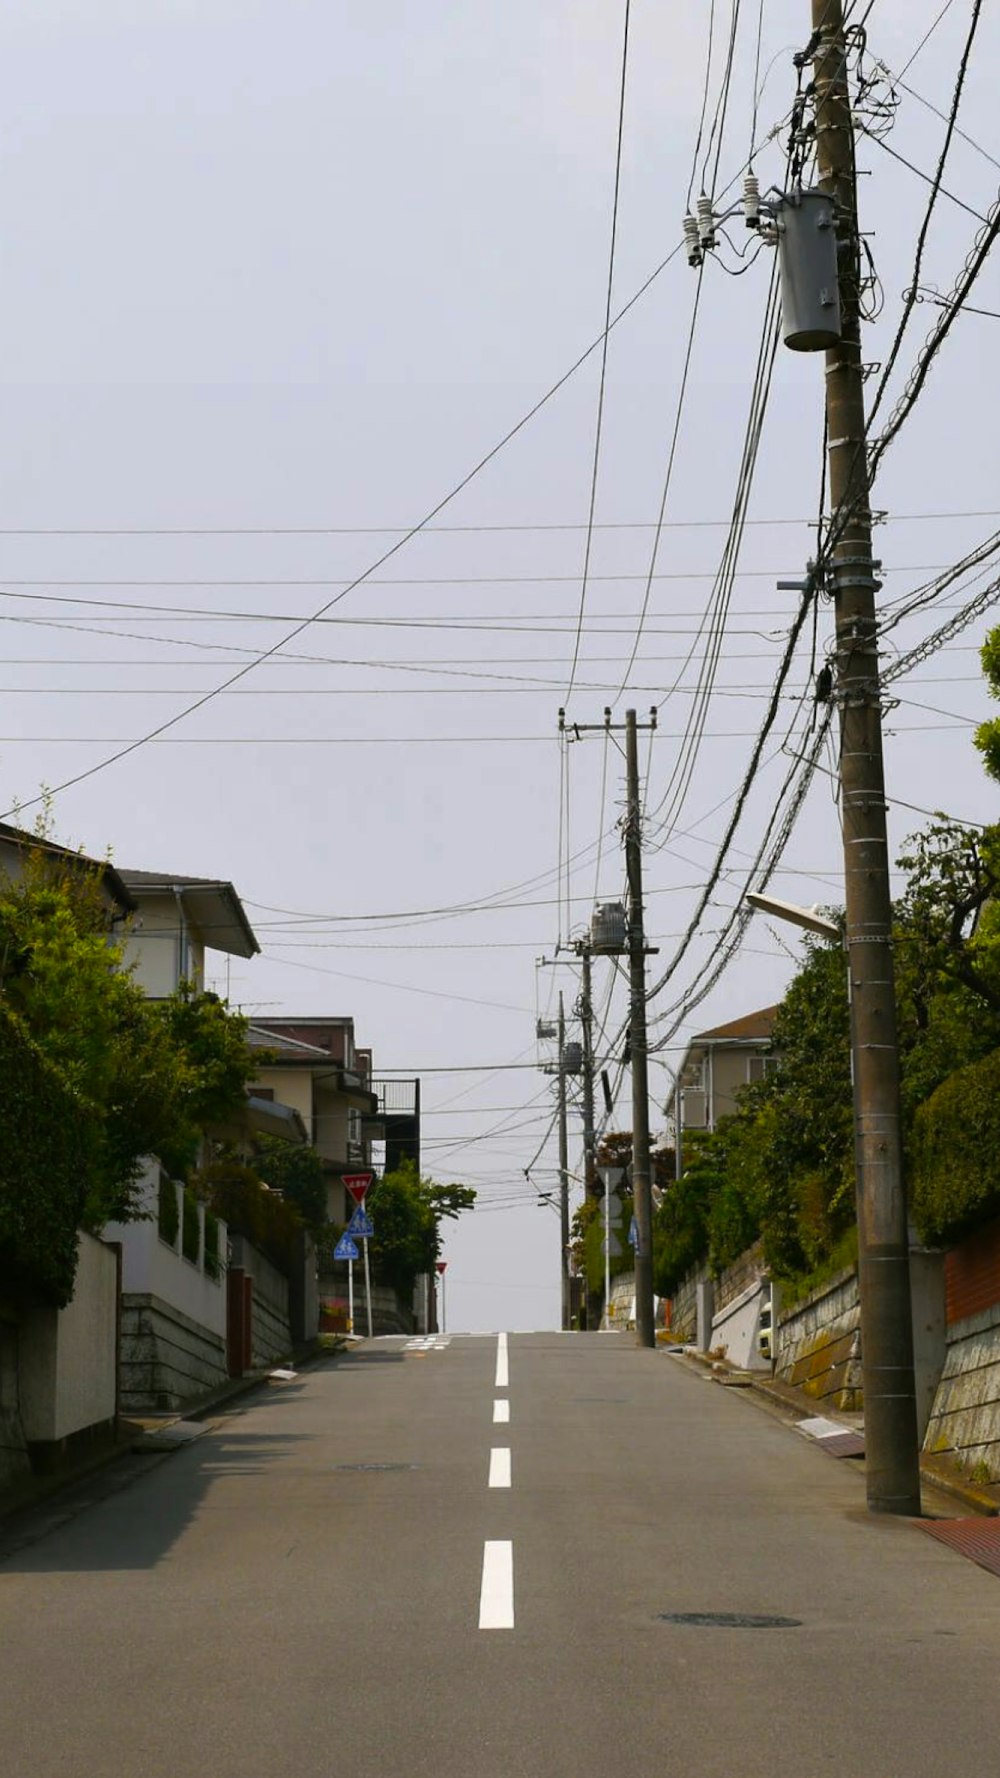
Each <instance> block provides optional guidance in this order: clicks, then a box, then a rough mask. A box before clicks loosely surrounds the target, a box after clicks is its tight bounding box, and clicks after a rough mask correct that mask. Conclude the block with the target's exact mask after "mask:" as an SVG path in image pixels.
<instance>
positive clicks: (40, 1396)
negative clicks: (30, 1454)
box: [18, 1232, 118, 1457]
mask: <svg viewBox="0 0 1000 1778" xmlns="http://www.w3.org/2000/svg"><path fill="white" fill-rule="evenodd" d="M18 1348H19V1352H18V1370H19V1390H20V1409H21V1424H22V1426H23V1428H24V1436H25V1439H26V1440H27V1443H28V1446H29V1448H30V1447H32V1446H38V1447H43V1448H46V1447H47V1448H48V1449H49V1454H50V1455H52V1456H53V1457H57V1456H58V1454H59V1453H58V1447H61V1446H63V1445H64V1444H65V1441H66V1440H68V1439H71V1438H79V1435H81V1434H83V1435H86V1436H93V1437H94V1438H98V1437H100V1436H101V1435H102V1433H104V1432H106V1431H108V1430H109V1429H111V1428H113V1424H114V1418H115V1402H116V1395H117V1363H118V1261H117V1255H116V1254H115V1253H114V1251H113V1249H112V1248H110V1247H106V1246H105V1245H104V1243H103V1242H101V1241H97V1240H95V1239H94V1237H93V1235H87V1234H83V1233H82V1232H81V1234H80V1247H79V1258H78V1261H77V1271H76V1285H75V1288H74V1291H73V1300H72V1302H70V1303H69V1304H68V1305H67V1307H66V1308H65V1309H51V1308H48V1307H41V1306H40V1307H38V1308H34V1309H31V1310H29V1311H28V1312H27V1313H26V1314H25V1315H24V1316H23V1318H22V1321H21V1325H20V1328H19V1331H18Z"/></svg>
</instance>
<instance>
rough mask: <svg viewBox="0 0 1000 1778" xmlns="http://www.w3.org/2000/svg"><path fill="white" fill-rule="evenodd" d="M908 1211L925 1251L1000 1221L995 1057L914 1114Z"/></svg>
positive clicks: (998, 1059)
mask: <svg viewBox="0 0 1000 1778" xmlns="http://www.w3.org/2000/svg"><path fill="white" fill-rule="evenodd" d="M910 1203H911V1208H912V1211H913V1216H914V1220H915V1221H916V1224H917V1229H918V1231H919V1233H920V1236H921V1238H922V1240H924V1241H928V1242H931V1243H944V1244H948V1243H951V1242H954V1241H958V1240H961V1239H962V1237H963V1236H964V1235H968V1234H971V1233H972V1231H973V1230H974V1229H976V1228H979V1227H980V1226H981V1225H982V1224H983V1223H986V1222H991V1221H992V1220H993V1219H994V1218H995V1217H996V1216H998V1215H1000V1050H994V1051H993V1052H992V1054H990V1055H988V1056H985V1057H984V1058H983V1060H982V1061H981V1062H972V1063H970V1064H969V1066H968V1067H966V1068H960V1069H959V1070H958V1072H957V1073H955V1074H951V1075H949V1077H948V1079H947V1080H946V1081H943V1082H942V1084H941V1085H940V1086H939V1087H938V1088H937V1090H936V1091H935V1092H933V1093H932V1094H931V1096H930V1098H929V1099H927V1100H925V1102H924V1104H923V1105H922V1106H921V1107H920V1109H919V1110H918V1112H917V1114H916V1119H915V1123H914V1131H913V1146H912V1165H911V1179H910Z"/></svg>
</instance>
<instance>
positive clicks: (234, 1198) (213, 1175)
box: [192, 1154, 303, 1276]
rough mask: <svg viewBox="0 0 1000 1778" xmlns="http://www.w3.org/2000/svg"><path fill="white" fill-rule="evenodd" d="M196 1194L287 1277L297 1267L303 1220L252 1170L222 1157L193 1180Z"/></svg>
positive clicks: (235, 1160)
mask: <svg viewBox="0 0 1000 1778" xmlns="http://www.w3.org/2000/svg"><path fill="white" fill-rule="evenodd" d="M192 1184H193V1187H194V1190H195V1192H196V1193H197V1195H198V1197H200V1198H201V1199H202V1200H203V1201H204V1202H205V1203H206V1204H207V1205H208V1207H209V1208H210V1210H211V1211H212V1212H213V1213H214V1215H215V1216H217V1217H221V1218H222V1219H223V1221H225V1222H227V1223H228V1224H229V1227H230V1229H231V1230H232V1231H233V1233H234V1234H238V1235H244V1236H245V1237H246V1239H247V1240H248V1241H249V1242H250V1243H251V1244H252V1245H253V1246H254V1247H256V1248H258V1249H259V1251H260V1252H261V1253H263V1254H264V1255H265V1256H266V1258H267V1259H269V1260H270V1261H271V1263H272V1265H275V1266H277V1268H278V1270H279V1272H284V1273H285V1275H286V1276H289V1275H290V1274H291V1271H292V1268H293V1266H294V1264H295V1255H296V1249H297V1246H298V1240H299V1235H300V1234H301V1231H302V1226H303V1224H302V1218H301V1216H300V1215H299V1213H298V1211H297V1210H296V1209H295V1208H294V1206H293V1205H291V1204H288V1203H286V1202H285V1200H284V1198H282V1197H280V1196H279V1195H278V1193H277V1192H272V1191H269V1190H268V1188H267V1186H266V1185H264V1184H263V1183H262V1182H261V1180H260V1179H259V1178H258V1177H257V1174H256V1173H255V1172H254V1170H253V1168H252V1167H248V1166H246V1165H245V1164H244V1163H243V1162H242V1161H239V1160H237V1159H236V1157H235V1156H234V1155H230V1154H225V1155H220V1156H219V1158H218V1159H217V1160H214V1161H212V1162H211V1164H210V1165H209V1166H207V1167H205V1168H203V1169H202V1171H201V1172H200V1173H199V1174H196V1175H195V1178H194V1180H193V1181H192Z"/></svg>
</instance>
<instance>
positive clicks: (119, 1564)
mask: <svg viewBox="0 0 1000 1778" xmlns="http://www.w3.org/2000/svg"><path fill="white" fill-rule="evenodd" d="M234 1418H235V1417H234ZM311 1442H312V1440H311V1438H310V1437H309V1436H308V1435H305V1434H297V1433H284V1432H276V1433H255V1432H241V1431H240V1430H238V1424H234V1423H233V1421H223V1422H222V1423H221V1425H219V1426H218V1428H217V1429H216V1430H215V1431H214V1432H211V1433H208V1434H206V1436H205V1437H204V1438H203V1439H199V1440H198V1441H197V1443H195V1444H191V1445H187V1446H185V1447H183V1448H182V1449H180V1450H178V1451H175V1452H171V1453H169V1454H167V1455H161V1454H159V1453H157V1454H155V1455H152V1454H145V1453H142V1454H137V1453H133V1454H131V1455H130V1456H128V1457H126V1458H123V1459H122V1460H121V1461H120V1462H119V1463H116V1464H113V1465H112V1466H111V1467H110V1468H108V1469H105V1470H102V1471H101V1472H100V1474H99V1475H97V1476H94V1477H91V1478H90V1479H89V1480H88V1481H87V1482H84V1483H80V1484H78V1485H77V1486H76V1487H74V1488H70V1489H68V1490H67V1491H66V1492H65V1493H63V1494H60V1495H58V1496H57V1497H56V1498H54V1499H53V1500H51V1501H49V1502H48V1503H47V1504H46V1505H45V1506H40V1507H36V1508H32V1509H29V1510H27V1511H25V1512H23V1513H19V1514H17V1515H15V1516H14V1517H13V1518H11V1519H9V1520H8V1521H7V1522H6V1523H5V1524H4V1525H3V1526H2V1527H0V1577H2V1576H3V1574H94V1573H99V1572H102V1571H112V1570H113V1571H119V1572H121V1571H125V1570H129V1569H146V1568H154V1567H155V1566H156V1565H157V1563H158V1562H161V1561H162V1560H163V1559H164V1558H165V1557H166V1556H167V1555H168V1554H169V1552H170V1550H171V1549H172V1547H173V1545H174V1544H175V1543H176V1541H177V1539H178V1538H179V1537H180V1536H181V1535H182V1534H183V1533H184V1532H185V1531H186V1530H187V1529H188V1527H189V1526H190V1525H191V1523H192V1522H193V1520H194V1519H195V1518H196V1517H197V1514H198V1512H199V1509H200V1508H201V1507H202V1506H203V1504H204V1502H205V1500H206V1498H207V1496H208V1494H209V1492H210V1490H211V1489H212V1487H213V1485H214V1484H216V1483H218V1482H220V1481H221V1482H225V1483H229V1482H232V1481H234V1480H235V1481H240V1482H242V1481H249V1480H251V1478H254V1477H258V1476H261V1475H263V1474H264V1473H265V1471H266V1470H268V1469H269V1468H270V1467H271V1465H273V1464H274V1463H277V1462H281V1461H282V1460H283V1459H285V1458H287V1457H288V1456H290V1455H291V1453H292V1451H293V1450H294V1448H295V1446H297V1445H304V1444H310V1443H311Z"/></svg>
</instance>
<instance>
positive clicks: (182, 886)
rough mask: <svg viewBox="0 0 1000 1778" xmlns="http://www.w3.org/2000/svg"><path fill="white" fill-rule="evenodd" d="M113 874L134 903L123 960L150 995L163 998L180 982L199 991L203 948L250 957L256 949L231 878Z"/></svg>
mask: <svg viewBox="0 0 1000 1778" xmlns="http://www.w3.org/2000/svg"><path fill="white" fill-rule="evenodd" d="M119 875H120V877H121V880H122V883H123V884H124V886H125V888H126V891H127V893H128V894H129V896H130V897H131V899H132V903H133V905H134V908H135V914H134V917H133V920H132V923H131V926H130V928H129V931H128V936H127V939H126V944H125V960H126V962H127V963H130V964H133V965H134V970H135V979H136V981H137V982H138V983H139V986H140V987H141V988H142V990H143V993H144V994H146V996H147V997H148V998H149V999H150V1000H163V999H166V997H167V996H168V995H169V994H172V993H173V992H174V991H175V989H176V988H177V987H178V986H179V985H180V983H181V982H190V983H191V985H192V987H193V988H195V989H196V990H198V991H200V990H202V989H203V988H204V986H205V952H206V950H209V951H221V952H222V953H223V954H224V955H226V956H229V957H253V956H255V955H256V953H257V952H258V951H259V950H260V945H259V944H258V943H257V939H256V936H255V934H254V931H253V928H252V926H251V925H250V922H249V920H248V919H247V916H246V911H245V909H244V907H243V903H242V902H241V900H240V898H239V896H238V895H237V893H236V890H235V889H234V888H233V885H232V883H227V882H225V881H222V880H221V879H218V878H214V877H176V876H172V875H171V874H170V873H169V872H167V871H151V870H123V871H121V872H120V873H119Z"/></svg>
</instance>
